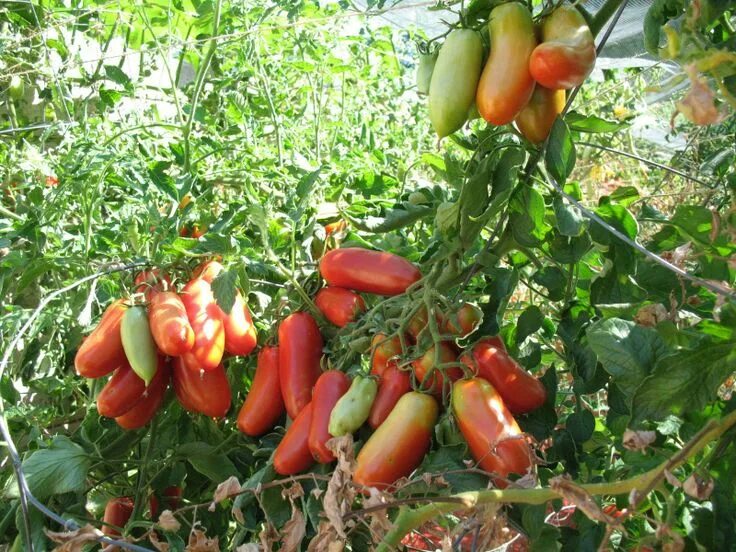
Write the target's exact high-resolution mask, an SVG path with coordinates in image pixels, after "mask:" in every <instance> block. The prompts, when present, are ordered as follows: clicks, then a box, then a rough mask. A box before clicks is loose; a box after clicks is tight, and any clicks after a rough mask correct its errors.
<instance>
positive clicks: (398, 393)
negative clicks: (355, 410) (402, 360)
mask: <svg viewBox="0 0 736 552" xmlns="http://www.w3.org/2000/svg"><path fill="white" fill-rule="evenodd" d="M409 391H411V376H410V375H409V372H408V370H401V369H400V368H399V367H398V366H397V365H396V364H391V365H390V366H388V367H387V368H386V370H385V371H384V372H383V374H382V375H381V377H380V379H379V381H378V393H376V399H375V400H374V401H373V405H372V406H371V413H370V414H369V415H368V425H370V426H371V427H372V428H373V429H376V428H378V426H380V425H381V424H382V423H383V422H384V420H386V418H387V417H388V415H389V414H390V413H391V411H392V410H393V409H394V407H395V406H396V403H397V402H398V401H399V399H400V398H401V397H403V396H404V395H406V394H407V393H408V392H409Z"/></svg>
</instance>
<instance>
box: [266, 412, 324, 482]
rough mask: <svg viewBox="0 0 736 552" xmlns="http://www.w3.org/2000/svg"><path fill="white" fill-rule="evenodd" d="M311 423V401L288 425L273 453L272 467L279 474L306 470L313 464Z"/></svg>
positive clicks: (290, 473) (291, 473)
mask: <svg viewBox="0 0 736 552" xmlns="http://www.w3.org/2000/svg"><path fill="white" fill-rule="evenodd" d="M311 425H312V403H311V402H310V403H309V404H307V405H306V406H305V407H304V408H302V410H301V412H299V415H298V416H297V417H296V419H295V420H294V422H293V423H292V424H291V425H290V426H289V429H288V430H287V431H286V434H285V435H284V438H283V439H281V442H280V443H279V446H278V447H276V452H274V455H273V468H274V470H276V473H278V474H281V475H293V474H295V473H299V472H303V471H305V470H308V469H309V468H310V467H311V466H312V464H314V458H313V457H312V452H311V451H310V450H309V428H310V426H311Z"/></svg>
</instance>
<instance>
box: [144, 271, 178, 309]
mask: <svg viewBox="0 0 736 552" xmlns="http://www.w3.org/2000/svg"><path fill="white" fill-rule="evenodd" d="M170 289H172V287H171V278H169V275H168V274H166V273H165V272H164V271H163V270H161V269H159V268H154V269H151V270H143V271H141V272H139V273H138V274H136V276H135V292H136V293H142V294H143V295H144V297H145V298H146V300H147V301H150V300H151V298H152V297H153V296H154V295H155V294H156V293H157V292H159V291H168V290H170Z"/></svg>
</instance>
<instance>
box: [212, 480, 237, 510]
mask: <svg viewBox="0 0 736 552" xmlns="http://www.w3.org/2000/svg"><path fill="white" fill-rule="evenodd" d="M240 490H241V485H240V482H239V481H238V478H237V477H235V476H234V475H232V476H230V477H229V478H228V479H226V480H225V481H223V482H222V483H220V484H219V485H218V486H217V488H216V489H215V494H214V496H213V497H212V505H211V506H210V511H211V512H212V511H214V504H215V503H217V502H222V501H223V500H225V499H226V498H230V497H231V496H234V495H237V494H238V493H240Z"/></svg>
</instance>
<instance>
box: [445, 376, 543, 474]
mask: <svg viewBox="0 0 736 552" xmlns="http://www.w3.org/2000/svg"><path fill="white" fill-rule="evenodd" d="M452 408H453V411H454V413H455V418H456V419H457V423H458V427H459V428H460V431H461V432H462V434H463V437H465V440H466V441H467V442H468V447H469V448H470V453H471V454H472V455H473V458H475V460H476V461H477V462H478V464H479V465H480V467H481V468H483V469H484V470H485V471H487V472H491V473H494V474H496V475H497V476H498V478H496V479H495V480H494V481H495V482H496V485H498V486H499V487H505V486H506V482H505V480H504V479H505V478H506V477H507V476H508V475H509V474H510V473H516V474H520V475H523V474H525V473H526V472H527V470H529V469H530V468H531V460H532V455H531V450H530V448H529V445H528V443H527V442H526V439H525V438H524V435H523V433H522V432H521V429H519V426H518V424H517V423H516V420H514V417H513V416H512V414H511V412H509V409H508V408H506V405H505V404H504V402H503V400H502V399H501V396H500V395H499V394H498V393H497V392H496V390H495V389H494V388H493V386H492V385H491V384H490V383H488V382H487V381H486V380H484V379H482V378H473V379H468V380H461V381H457V382H455V384H454V385H453V388H452Z"/></svg>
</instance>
